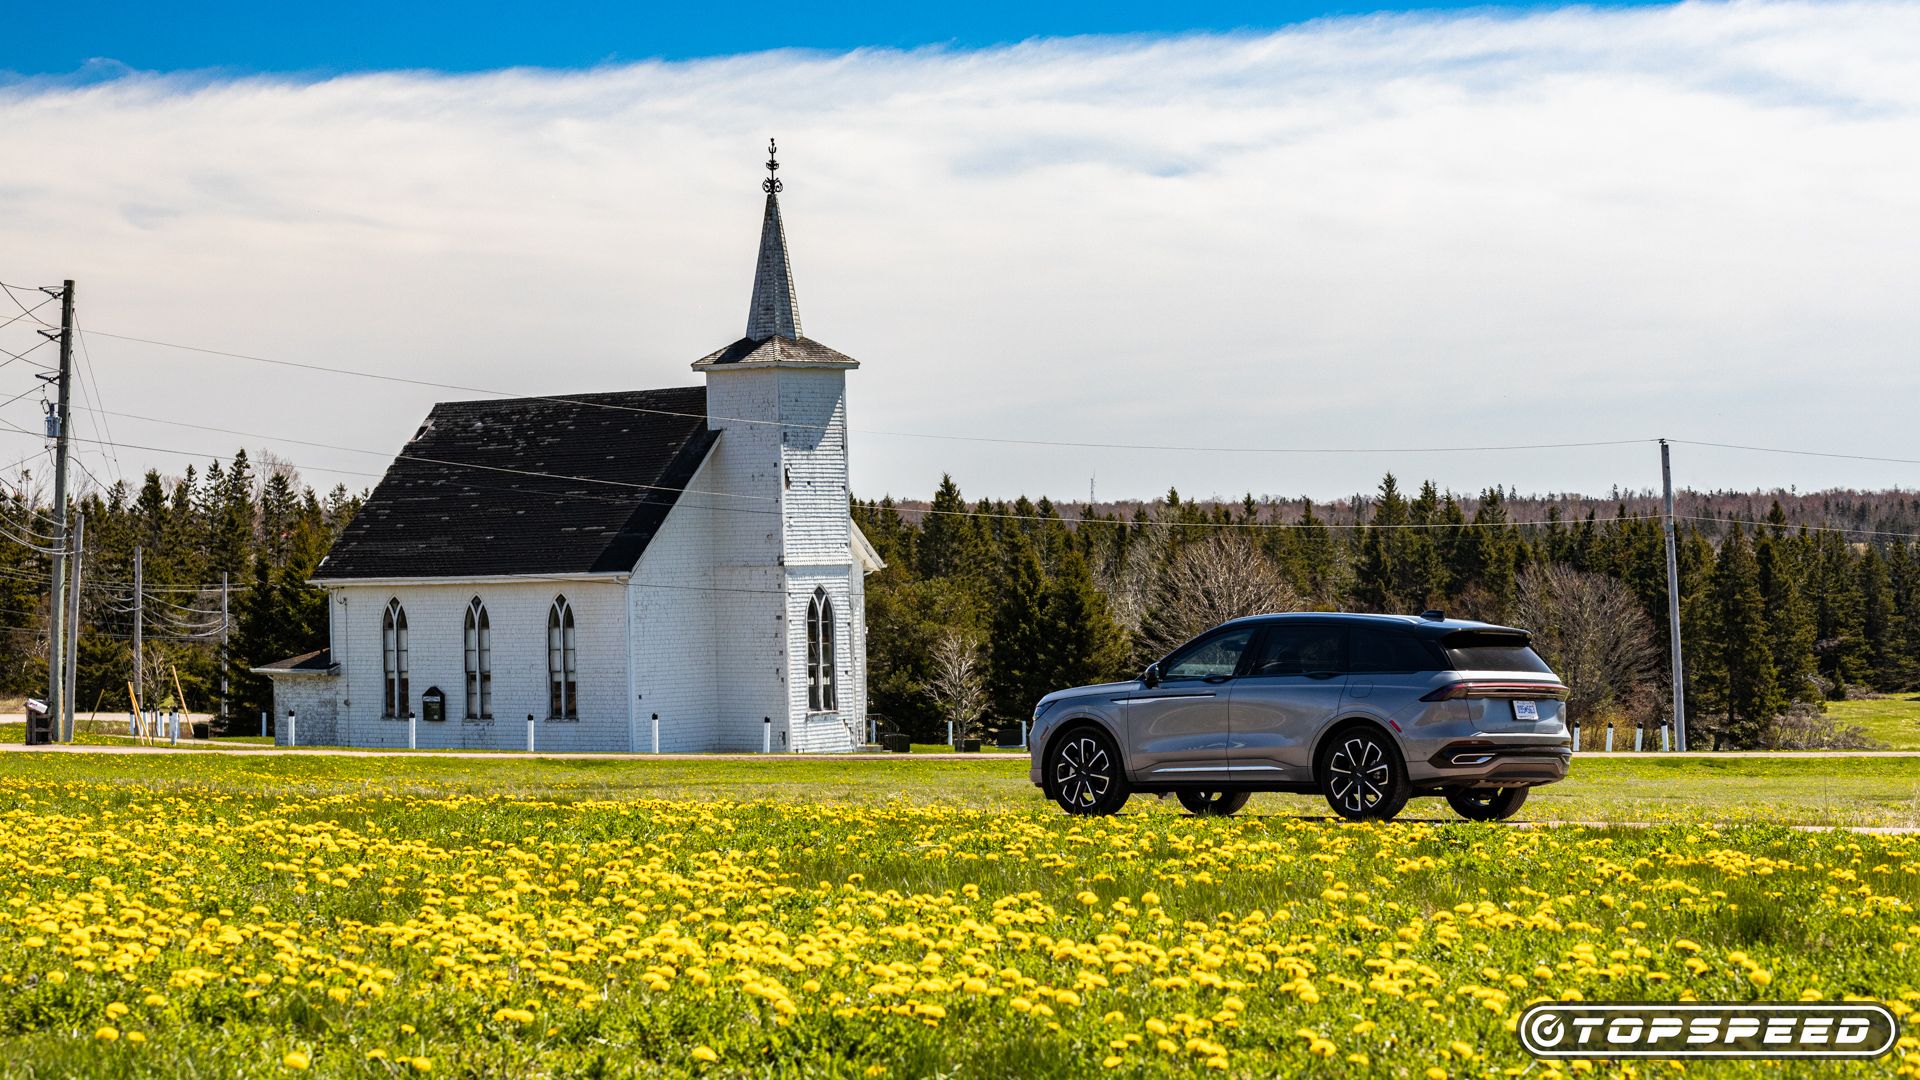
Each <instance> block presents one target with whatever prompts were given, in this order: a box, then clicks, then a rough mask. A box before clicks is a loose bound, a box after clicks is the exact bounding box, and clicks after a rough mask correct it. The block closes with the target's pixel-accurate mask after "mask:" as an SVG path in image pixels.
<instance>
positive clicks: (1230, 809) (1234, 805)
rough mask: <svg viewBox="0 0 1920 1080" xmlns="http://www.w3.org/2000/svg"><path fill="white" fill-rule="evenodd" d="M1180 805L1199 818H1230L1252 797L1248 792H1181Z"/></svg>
mask: <svg viewBox="0 0 1920 1080" xmlns="http://www.w3.org/2000/svg"><path fill="white" fill-rule="evenodd" d="M1179 796H1180V805H1181V806H1184V807H1186V808H1187V813H1189V814H1194V815H1196V816H1199V817H1230V816H1232V815H1234V814H1237V813H1239V812H1240V808H1241V807H1243V806H1245V805H1247V800H1248V799H1250V798H1252V797H1253V793H1252V792H1249V791H1182V792H1180V793H1179Z"/></svg>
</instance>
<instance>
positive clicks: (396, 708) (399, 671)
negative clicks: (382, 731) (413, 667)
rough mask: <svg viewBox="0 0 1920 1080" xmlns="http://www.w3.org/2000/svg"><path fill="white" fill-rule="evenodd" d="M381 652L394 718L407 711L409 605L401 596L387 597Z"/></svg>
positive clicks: (389, 713) (388, 707)
mask: <svg viewBox="0 0 1920 1080" xmlns="http://www.w3.org/2000/svg"><path fill="white" fill-rule="evenodd" d="M380 656H381V666H382V670H383V671H384V673H385V675H384V682H385V684H386V702H385V708H386V712H385V713H384V714H383V715H385V716H387V717H390V718H395V719H397V718H401V717H404V716H406V715H407V707H408V704H409V702H408V695H407V609H406V608H403V607H401V606H400V598H399V597H394V598H393V599H391V600H388V601H387V611H386V614H385V615H383V616H381V619H380Z"/></svg>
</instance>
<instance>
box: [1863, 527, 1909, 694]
mask: <svg viewBox="0 0 1920 1080" xmlns="http://www.w3.org/2000/svg"><path fill="white" fill-rule="evenodd" d="M1859 566H1860V570H1859V575H1860V637H1861V646H1862V652H1863V653H1864V659H1865V661H1866V666H1865V670H1864V671H1863V674H1864V675H1865V676H1866V682H1867V685H1869V686H1871V687H1873V688H1874V689H1875V690H1892V689H1896V688H1897V687H1898V686H1899V684H1900V667H1901V657H1900V647H1901V645H1902V644H1903V642H1902V641H1901V638H1902V636H1903V635H1902V634H1901V627H1900V612H1899V609H1898V608H1896V607H1895V606H1894V598H1893V581H1892V579H1891V577H1890V576H1889V575H1888V572H1887V561H1886V559H1884V558H1882V557H1881V555H1880V552H1879V550H1878V549H1877V548H1874V547H1872V546H1869V547H1868V548H1867V549H1866V551H1865V552H1863V553H1862V554H1861V556H1860V562H1859Z"/></svg>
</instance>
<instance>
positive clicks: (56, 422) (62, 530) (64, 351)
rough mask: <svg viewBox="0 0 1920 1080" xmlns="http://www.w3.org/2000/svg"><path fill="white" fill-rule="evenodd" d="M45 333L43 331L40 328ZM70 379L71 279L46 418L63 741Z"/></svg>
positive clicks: (53, 669)
mask: <svg viewBox="0 0 1920 1080" xmlns="http://www.w3.org/2000/svg"><path fill="white" fill-rule="evenodd" d="M41 332H42V333H46V331H41ZM72 382H73V282H72V281H71V280H68V281H65V282H62V283H61V287H60V395H59V396H60V403H59V405H57V406H56V407H55V410H54V412H53V414H52V415H51V416H49V417H48V420H49V423H48V425H47V426H48V427H49V428H51V429H52V430H51V431H50V432H48V434H50V435H52V436H53V438H54V443H53V604H52V615H53V626H52V633H50V634H48V635H47V713H48V714H49V715H50V716H52V718H53V724H54V727H55V728H57V729H59V731H60V734H59V736H58V737H59V738H60V739H61V740H62V741H67V740H71V739H72V738H73V731H72V729H70V728H68V727H67V726H66V717H67V705H66V689H67V663H66V655H65V654H66V646H67V625H66V624H67V412H68V410H67V388H68V387H69V386H70V385H71V384H72Z"/></svg>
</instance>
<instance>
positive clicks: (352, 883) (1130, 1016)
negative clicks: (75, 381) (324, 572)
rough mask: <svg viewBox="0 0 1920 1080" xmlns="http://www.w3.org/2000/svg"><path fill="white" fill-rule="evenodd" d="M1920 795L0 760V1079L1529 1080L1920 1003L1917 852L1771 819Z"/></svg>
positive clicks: (1758, 1071) (1595, 785)
mask: <svg viewBox="0 0 1920 1080" xmlns="http://www.w3.org/2000/svg"><path fill="white" fill-rule="evenodd" d="M1549 796H1551V797H1549ZM1916 796H1920V760H1916V759H1889V758H1878V759H1831V758H1800V759H1792V760H1775V759H1722V760H1713V761H1694V760H1676V759H1664V760H1650V759H1624V760H1623V759H1606V760H1593V759H1583V760H1578V761H1576V764H1575V772H1574V776H1573V778H1572V779H1571V780H1570V781H1568V782H1567V783H1566V784H1563V785H1559V786H1557V787H1555V788H1551V789H1548V790H1547V791H1546V792H1543V793H1542V795H1541V798H1539V799H1538V800H1537V801H1536V802H1535V803H1530V804H1529V806H1528V807H1527V809H1528V810H1529V811H1534V812H1537V813H1541V814H1550V815H1551V816H1554V817H1569V818H1570V817H1591V816H1609V817H1614V818H1616V819H1624V820H1636V821H1640V820H1655V821H1664V822H1669V823H1667V824H1659V825H1655V826H1653V827H1649V828H1601V829H1589V828H1584V827H1565V828H1551V829H1527V828H1512V827H1508V826H1496V825H1479V824H1469V823H1462V822H1453V821H1446V822H1445V823H1443V824H1442V823H1430V822H1427V821H1423V820H1418V819H1428V818H1433V819H1439V818H1441V817H1442V815H1440V814H1437V813H1435V812H1434V811H1436V810H1437V809H1439V808H1440V805H1441V804H1438V803H1433V802H1423V803H1419V804H1416V805H1415V808H1414V811H1413V812H1412V813H1411V814H1410V815H1409V818H1410V819H1413V820H1407V821H1403V822H1400V823H1396V824H1394V825H1391V826H1351V825H1345V824H1336V823H1330V822H1326V821H1324V820H1319V818H1320V815H1321V814H1322V813H1323V807H1322V805H1321V804H1319V803H1317V802H1316V801H1314V800H1310V799H1306V798H1298V797H1295V798H1282V797H1279V796H1263V797H1261V798H1260V799H1259V800H1256V803H1255V804H1254V806H1253V807H1251V808H1250V809H1251V810H1252V811H1254V812H1253V813H1250V814H1247V815H1244V816H1242V817H1238V818H1235V819H1231V820H1225V821H1219V820H1202V819H1195V818H1191V817H1187V816H1185V815H1183V814H1181V813H1179V812H1177V810H1176V809H1175V808H1174V807H1173V806H1172V805H1171V804H1168V803H1162V802H1159V801H1157V800H1147V799H1141V800H1136V801H1135V802H1134V803H1132V804H1130V805H1129V807H1128V812H1126V813H1124V814H1122V815H1120V816H1119V817H1116V818H1111V819H1102V820H1094V821H1085V820H1078V819H1071V818H1068V817H1066V816H1064V815H1062V814H1060V813H1059V812H1058V811H1057V810H1055V809H1054V808H1052V807H1051V806H1049V805H1047V804H1046V803H1044V802H1043V801H1042V800H1041V799H1040V797H1039V796H1038V794H1037V793H1036V792H1034V791H1033V789H1032V788H1031V787H1030V786H1028V785H1027V783H1026V780H1025V774H1024V767H1023V763H1022V762H1021V761H1019V760H1017V759H1016V760H1008V759H1006V758H1004V757H998V758H988V757H986V756H984V755H983V756H982V757H981V758H979V759H973V760H927V759H925V758H920V759H914V758H912V757H911V756H909V755H900V756H899V757H896V758H888V759H880V760H832V759H801V760H796V759H794V758H790V757H780V758H775V759H769V760H719V761H716V760H646V759H638V760H612V761H605V760H555V759H538V758H521V759H511V760H476V759H459V758H449V757H445V756H440V755H428V754H421V755H416V756H411V757H405V758H395V757H385V758H353V757H328V756H321V755H317V754H274V755H223V754H166V755H107V754H92V755H87V754H65V753H62V754H27V753H7V754H4V755H0V1076H9V1077H12V1076H19V1077H36V1078H37V1077H56V1076H58V1077H68V1076H88V1077H92V1076H129V1077H156V1078H158V1077H172V1076H187V1075H192V1076H197V1077H208V1078H215V1080H224V1078H229V1077H235V1078H237V1077H256V1076H283V1075H291V1074H292V1071H293V1070H292V1069H291V1067H290V1066H289V1065H288V1064H287V1062H288V1061H293V1062H295V1063H301V1062H304V1063H305V1064H306V1065H308V1066H310V1070H309V1071H310V1072H312V1073H314V1074H318V1075H324V1076H330V1077H381V1078H391V1077H394V1076H399V1075H420V1073H419V1071H418V1065H417V1064H416V1059H418V1060H420V1061H424V1062H425V1063H426V1065H427V1067H428V1070H429V1071H428V1073H427V1074H426V1075H429V1076H456V1077H481V1076H486V1077H494V1076H499V1077H547V1076H553V1077H562V1076H564V1077H589V1076H595V1077H597V1076H608V1077H615V1076H620V1077H624V1076H657V1075H669V1076H680V1075H686V1076H715V1077H746V1076H755V1077H762V1076H808V1077H811V1076H827V1077H836V1078H837V1077H847V1078H854V1077H859V1078H871V1077H902V1078H904V1077H921V1076H934V1075H940V1076H953V1077H995V1078H998V1077H1028V1076H1047V1077H1054V1076H1060V1077H1095V1076H1126V1077H1133V1076H1156V1077H1160V1076H1164V1077H1188V1076H1193V1075H1196V1074H1198V1073H1201V1072H1203V1067H1204V1065H1206V1064H1207V1063H1213V1064H1216V1065H1217V1066H1219V1067H1221V1068H1223V1069H1224V1070H1225V1072H1226V1074H1227V1075H1233V1076H1246V1077H1267V1076H1289V1075H1313V1076H1329V1077H1355V1078H1359V1077H1374V1076H1388V1077H1410V1078H1425V1077H1427V1076H1428V1075H1429V1072H1428V1070H1431V1069H1437V1070H1439V1072H1440V1074H1442V1075H1444V1076H1447V1077H1449V1078H1458V1077H1470V1076H1471V1077H1494V1076H1500V1075H1503V1074H1513V1073H1517V1072H1518V1071H1519V1070H1529V1071H1528V1075H1545V1074H1546V1073H1545V1070H1543V1069H1542V1067H1541V1066H1540V1065H1539V1064H1537V1063H1534V1064H1531V1065H1530V1063H1529V1061H1528V1059H1527V1058H1526V1056H1525V1055H1524V1054H1523V1053H1521V1052H1520V1050H1519V1048H1518V1046H1517V1045H1516V1043H1515V1042H1514V1039H1513V1037H1512V1035H1511V1033H1510V1031H1509V1030H1508V1028H1507V1024H1508V1023H1509V1022H1510V1021H1511V1020H1512V1018H1513V1017H1514V1016H1515V1015H1516V1014H1517V1013H1518V1011H1519V1010H1520V1009H1521V1008H1522V1007H1524V1005H1525V1004H1526V1003H1527V1002H1528V1001H1531V1000H1534V999H1537V998H1541V997H1558V996H1564V995H1567V994H1570V993H1578V994H1580V995H1582V996H1584V997H1586V998H1588V999H1596V1000H1597V999H1621V998H1626V999H1632V998H1649V999H1671V998H1673V997H1676V996H1678V995H1679V994H1680V993H1681V992H1683V991H1684V992H1686V993H1689V994H1692V995H1694V996H1697V997H1700V998H1703V999H1727V998H1734V999H1746V998H1754V997H1760V998H1778V999H1797V998H1799V997H1800V996H1801V995H1802V994H1803V993H1811V994H1813V995H1815V996H1820V997H1833V996H1839V995H1845V994H1858V995H1864V996H1871V997H1876V998H1880V999H1883V1000H1888V1001H1892V1002H1894V1003H1896V1004H1897V1005H1899V1007H1900V1008H1901V1009H1902V1010H1903V1011H1905V1010H1907V1009H1909V1008H1910V1007H1911V1006H1912V1005H1913V1004H1914V1003H1916V1002H1920V965H1916V963H1915V962H1914V960H1912V959H1911V958H1910V957H1911V955H1912V951H1913V950H1915V949H1916V948H1920V914H1916V905H1920V873H1916V871H1920V837H1915V836H1878V835H1855V834H1852V833H1846V832H1825V833H1821V832H1815V833H1807V832H1795V831H1791V830H1788V829H1785V828H1781V827H1780V823H1782V822H1789V821H1804V822H1820V821H1827V822H1831V821H1837V820H1888V819H1892V818H1897V817H1900V816H1901V815H1907V816H1908V817H1910V816H1911V809H1910V806H1909V805H1908V804H1910V803H1911V802H1912V801H1913V799H1914V798H1915V797H1916ZM1902 799H1905V800H1907V803H1902V802H1901V800H1902ZM1760 819H1764V820H1765V821H1767V822H1768V823H1766V824H1759V823H1754V824H1735V825H1730V826H1725V827H1721V826H1718V825H1712V824H1707V823H1718V822H1724V821H1758V820H1760ZM1909 1030H1911V1027H1910V1028H1909ZM105 1032H110V1033H111V1035H112V1038H106V1037H103V1034H102V1033H105ZM136 1035H138V1036H140V1037H141V1038H140V1039H139V1040H137V1041H136V1040H135V1039H134V1036H136ZM1161 1040H1164V1041H1165V1044H1166V1048H1161V1047H1160V1046H1157V1045H1156V1043H1158V1042H1160V1041H1161ZM1116 1043H1117V1044H1118V1045H1117V1046H1116V1045H1115V1044H1116ZM699 1047H705V1048H707V1049H708V1050H710V1051H711V1054H712V1056H713V1058H714V1059H715V1060H714V1061H713V1062H712V1063H710V1064H705V1063H702V1061H701V1060H700V1059H699V1058H697V1057H695V1056H694V1050H695V1049H696V1048H699ZM370 1054H371V1055H378V1056H374V1057H370V1056H369V1055H370ZM1109 1056H1111V1057H1113V1058H1114V1059H1117V1060H1115V1062H1114V1064H1113V1067H1112V1068H1111V1069H1109V1068H1107V1067H1106V1066H1105V1061H1106V1059H1107V1058H1108V1057H1109ZM1902 1063H1903V1062H1902V1061H1901V1060H1899V1059H1890V1060H1888V1061H1883V1062H1880V1063H1876V1064H1873V1065H1845V1066H1833V1067H1829V1068H1827V1069H1824V1070H1821V1069H1815V1068H1804V1069H1800V1070H1797V1072H1796V1074H1797V1075H1807V1074H1812V1075H1884V1074H1886V1073H1889V1072H1891V1071H1892V1069H1893V1067H1894V1066H1895V1065H1897V1064H1902ZM1908 1063H1909V1064H1912V1065H1913V1066H1914V1067H1915V1068H1920V1059H1915V1060H1913V1061H1911V1062H1908ZM1601 1071H1602V1072H1603V1073H1609V1074H1611V1075H1626V1074H1625V1073H1623V1072H1621V1071H1619V1070H1616V1069H1611V1068H1610V1067H1609V1066H1606V1065H1602V1066H1601ZM1656 1073H1657V1074H1659V1075H1678V1074H1677V1073H1672V1072H1671V1071H1670V1070H1664V1069H1661V1068H1658V1067H1656V1068H1654V1069H1652V1070H1643V1071H1641V1072H1640V1073H1639V1075H1648V1074H1656ZM1206 1074H1207V1075H1211V1072H1210V1071H1209V1072H1206ZM1688 1074H1689V1075H1707V1076H1718V1075H1739V1076H1755V1077H1758V1076H1772V1075H1779V1072H1778V1070H1777V1067H1776V1066H1772V1065H1768V1064H1766V1063H1730V1064H1722V1065H1716V1066H1701V1065H1697V1064H1696V1065H1695V1066H1693V1067H1692V1068H1690V1069H1689V1071H1688Z"/></svg>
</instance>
